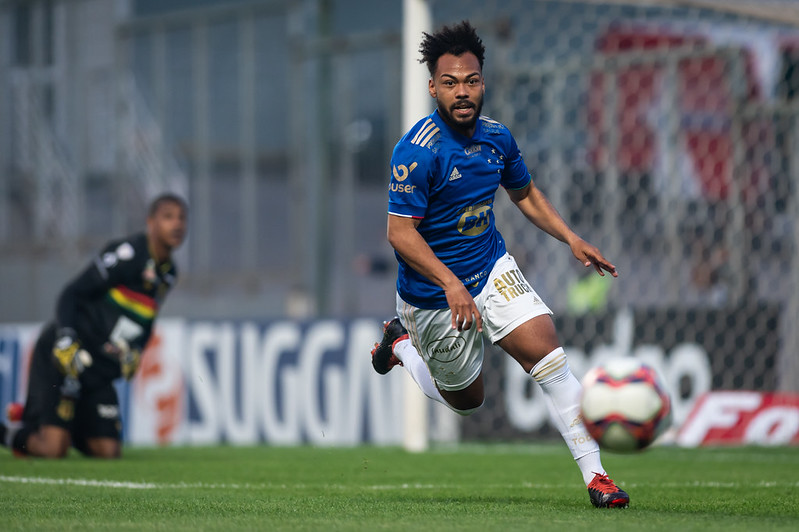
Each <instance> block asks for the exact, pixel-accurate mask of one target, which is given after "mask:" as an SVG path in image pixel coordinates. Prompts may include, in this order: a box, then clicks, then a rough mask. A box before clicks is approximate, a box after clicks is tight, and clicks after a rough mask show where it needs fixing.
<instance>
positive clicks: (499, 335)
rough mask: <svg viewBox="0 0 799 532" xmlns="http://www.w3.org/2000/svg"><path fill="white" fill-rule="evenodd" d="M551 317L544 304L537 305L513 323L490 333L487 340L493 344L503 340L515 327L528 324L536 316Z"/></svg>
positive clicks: (550, 312)
mask: <svg viewBox="0 0 799 532" xmlns="http://www.w3.org/2000/svg"><path fill="white" fill-rule="evenodd" d="M545 314H546V315H549V316H551V315H552V311H551V310H550V309H549V307H547V306H546V305H545V304H541V305H537V306H536V307H535V308H533V309H531V310H530V312H528V313H526V314H524V315H522V316H519V317H517V318H516V319H514V320H513V321H511V322H509V323H506V324H505V325H504V326H503V327H502V328H501V329H499V330H498V331H494V332H492V333H491V334H490V335H489V336H488V340H489V341H490V342H491V343H492V344H495V343H497V342H499V341H500V340H502V339H503V338H505V337H506V336H507V335H509V334H510V333H512V332H513V331H514V330H515V329H516V328H517V327H519V326H520V325H521V324H522V323H525V322H528V321H530V320H531V319H533V318H537V317H538V316H543V315H545Z"/></svg>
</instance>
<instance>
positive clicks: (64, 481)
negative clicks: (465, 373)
mask: <svg viewBox="0 0 799 532" xmlns="http://www.w3.org/2000/svg"><path fill="white" fill-rule="evenodd" d="M0 482H7V483H13V484H46V485H69V486H84V487H92V488H121V489H134V490H144V489H284V490H285V489H318V488H320V487H322V488H325V489H336V490H352V489H358V486H352V485H343V484H325V485H323V486H321V485H316V484H292V485H288V484H249V483H242V484H237V483H232V484H216V483H205V482H178V483H168V484H162V483H157V482H129V481H117V480H92V479H83V478H46V477H12V476H6V475H0ZM619 484H620V486H621V487H623V488H628V489H629V488H741V487H756V488H785V487H790V488H797V487H799V481H797V482H774V481H765V480H761V481H760V482H753V483H741V482H719V481H687V482H661V483H648V482H647V483H636V482H629V483H624V482H621V483H619ZM459 487H462V486H456V485H451V486H447V485H441V484H407V483H403V484H377V485H372V486H362V488H363V489H369V490H377V491H390V490H432V489H449V488H452V489H457V488H459ZM483 487H484V488H485V489H507V488H519V487H521V488H526V489H555V488H557V489H562V488H572V487H577V486H576V484H575V485H572V484H533V483H528V482H523V483H521V484H520V485H519V484H515V485H511V484H508V485H484V486H483Z"/></svg>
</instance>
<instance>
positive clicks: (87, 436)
mask: <svg viewBox="0 0 799 532" xmlns="http://www.w3.org/2000/svg"><path fill="white" fill-rule="evenodd" d="M96 440H114V441H116V442H118V443H120V445H121V441H122V418H121V416H120V409H119V398H118V397H117V393H116V390H115V389H114V386H113V385H112V384H111V383H108V384H106V385H105V386H103V387H101V388H97V389H94V390H84V393H82V394H81V398H80V401H78V405H77V409H76V413H75V423H74V426H73V429H72V443H73V445H74V446H75V448H76V449H78V450H79V451H80V452H82V453H83V454H86V455H89V456H105V454H100V455H97V454H95V452H102V453H105V452H108V449H109V446H108V445H107V444H103V443H102V442H101V443H97V441H96ZM92 441H94V444H93V445H92V444H91V443H90V442H92ZM112 454H118V451H114V452H112Z"/></svg>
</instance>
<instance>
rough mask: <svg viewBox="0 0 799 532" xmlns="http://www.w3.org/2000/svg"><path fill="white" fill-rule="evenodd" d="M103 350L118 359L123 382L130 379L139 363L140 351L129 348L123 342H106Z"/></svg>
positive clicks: (128, 345)
mask: <svg viewBox="0 0 799 532" xmlns="http://www.w3.org/2000/svg"><path fill="white" fill-rule="evenodd" d="M105 350H106V351H107V352H108V353H110V354H112V355H115V356H116V357H117V358H118V359H119V367H120V370H121V372H122V376H123V377H124V378H125V380H130V379H132V378H133V376H134V375H135V374H136V370H137V369H139V364H140V363H141V350H140V349H136V348H133V347H131V346H130V344H128V343H127V342H126V341H125V340H116V341H113V342H108V343H106V344H105Z"/></svg>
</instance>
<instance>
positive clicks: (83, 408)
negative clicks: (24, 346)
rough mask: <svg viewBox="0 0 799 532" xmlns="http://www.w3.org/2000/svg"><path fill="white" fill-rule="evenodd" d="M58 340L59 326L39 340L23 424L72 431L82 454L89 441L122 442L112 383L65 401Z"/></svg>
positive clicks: (50, 328) (49, 327) (51, 326)
mask: <svg viewBox="0 0 799 532" xmlns="http://www.w3.org/2000/svg"><path fill="white" fill-rule="evenodd" d="M55 339H56V325H55V324H54V323H51V324H48V325H47V326H45V328H44V329H43V330H42V332H41V334H40V335H39V338H38V339H37V340H36V345H35V347H34V349H33V357H32V360H31V364H30V374H29V376H28V397H27V400H26V402H25V412H24V414H23V418H22V421H23V423H24V424H25V425H26V426H30V427H33V428H38V427H41V426H43V425H52V426H56V427H61V428H63V429H65V430H68V431H69V432H70V433H71V436H72V443H73V445H74V446H75V447H76V448H77V449H79V450H81V451H83V450H84V449H85V448H86V440H87V439H91V438H114V439H117V440H121V438H122V423H121V417H120V411H119V410H120V409H119V398H118V397H117V393H116V389H115V388H114V386H113V383H112V382H109V383H107V384H105V385H103V386H99V387H93V388H91V389H87V388H85V387H84V388H82V389H81V390H80V394H79V396H78V397H77V399H75V400H72V399H69V398H65V397H62V395H61V385H62V384H63V382H64V376H63V375H62V374H61V373H60V372H59V371H58V369H57V368H56V366H55V364H54V363H53V345H54V343H55Z"/></svg>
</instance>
